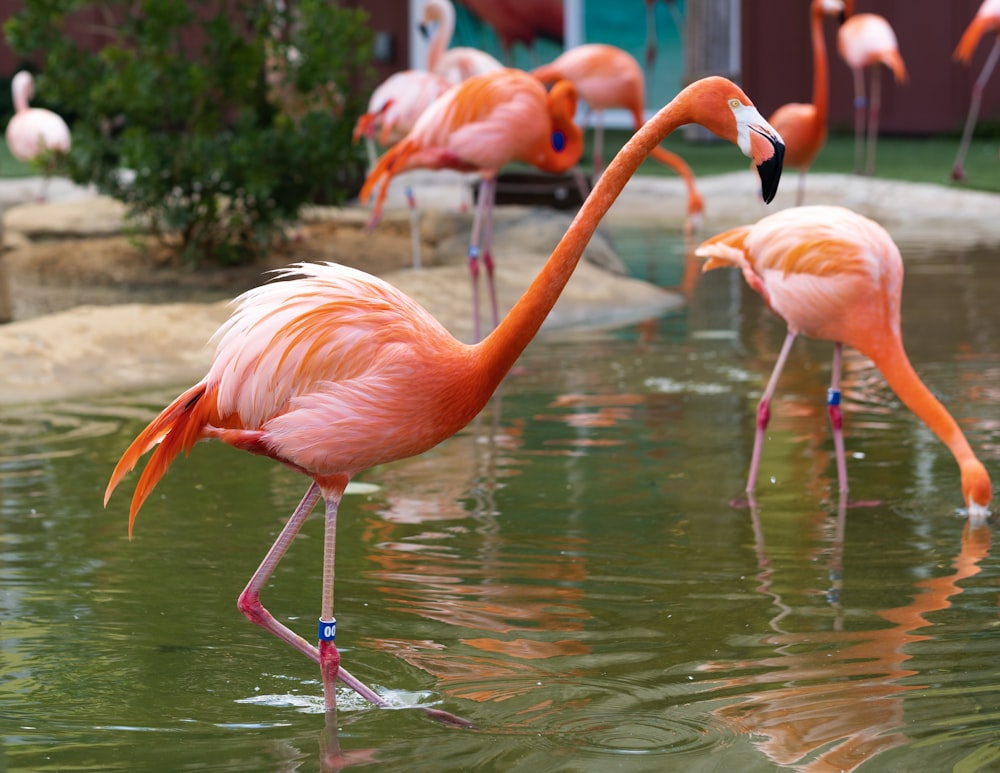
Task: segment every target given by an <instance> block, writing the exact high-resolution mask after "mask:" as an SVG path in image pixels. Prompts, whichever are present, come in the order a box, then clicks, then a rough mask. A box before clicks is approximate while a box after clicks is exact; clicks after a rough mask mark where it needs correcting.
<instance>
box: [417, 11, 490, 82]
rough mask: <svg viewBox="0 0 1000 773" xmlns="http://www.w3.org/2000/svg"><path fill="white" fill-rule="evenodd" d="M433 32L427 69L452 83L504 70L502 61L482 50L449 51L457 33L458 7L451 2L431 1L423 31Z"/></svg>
mask: <svg viewBox="0 0 1000 773" xmlns="http://www.w3.org/2000/svg"><path fill="white" fill-rule="evenodd" d="M431 28H433V29H434V33H433V35H432V36H431V42H430V49H429V50H428V52H427V69H428V70H430V71H431V72H433V73H436V74H437V75H440V76H441V77H443V78H445V79H446V80H448V81H449V82H450V83H453V84H455V83H461V82H462V81H464V80H467V79H468V78H471V77H472V76H473V75H482V74H483V73H487V72H490V71H491V70H499V69H501V68H502V67H503V64H501V63H500V60H499V59H497V58H496V57H494V56H491V55H490V54H487V53H486V52H485V51H481V50H479V49H478V48H472V47H470V46H457V47H455V48H448V45H449V44H450V43H451V37H452V35H453V34H454V33H455V6H453V5H452V4H451V0H427V2H426V3H425V5H424V13H423V17H422V19H421V22H420V29H421V30H423V31H425V32H427V31H429V30H430V29H431Z"/></svg>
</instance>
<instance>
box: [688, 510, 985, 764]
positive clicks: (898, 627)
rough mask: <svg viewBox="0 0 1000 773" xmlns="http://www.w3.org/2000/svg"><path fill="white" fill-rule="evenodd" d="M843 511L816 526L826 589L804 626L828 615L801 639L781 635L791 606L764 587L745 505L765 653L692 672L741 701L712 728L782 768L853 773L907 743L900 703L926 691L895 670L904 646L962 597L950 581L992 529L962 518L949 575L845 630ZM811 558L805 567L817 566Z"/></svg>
mask: <svg viewBox="0 0 1000 773" xmlns="http://www.w3.org/2000/svg"><path fill="white" fill-rule="evenodd" d="M847 513H848V503H847V498H846V496H845V495H843V494H841V495H840V496H839V498H838V500H837V505H836V514H835V516H834V518H833V520H832V521H831V519H830V518H829V517H827V518H825V519H824V522H823V525H822V527H821V528H823V529H824V530H828V531H829V533H830V535H831V536H830V538H829V547H828V548H827V549H826V551H825V552H826V553H827V558H826V568H827V574H828V578H829V585H828V587H827V589H826V590H825V591H824V592H823V598H825V601H826V604H827V605H828V606H829V609H830V613H831V614H830V615H822V612H821V610H816V613H815V616H814V619H815V618H817V617H829V619H830V623H829V626H828V628H829V629H828V630H816V629H815V624H813V625H811V626H809V630H808V631H804V632H803V631H796V630H789V629H790V628H791V626H787V628H786V625H787V621H788V620H789V618H790V617H792V616H793V615H795V614H796V610H797V609H798V608H797V607H793V605H791V604H790V603H788V602H787V601H786V600H785V599H784V598H783V596H782V593H781V592H779V591H777V590H775V588H774V585H775V584H776V583H775V577H776V574H777V573H778V571H779V568H778V566H777V564H776V562H775V560H774V559H773V558H771V557H770V555H769V553H768V550H767V546H766V544H765V539H764V529H763V527H762V523H761V513H760V511H759V508H758V505H757V503H756V502H755V501H754V500H753V498H752V497H751V499H750V514H751V524H752V529H753V534H754V551H755V553H756V556H757V566H758V569H759V572H758V574H757V576H756V579H757V581H758V585H757V588H756V590H757V592H758V593H760V594H761V595H763V596H765V597H767V598H769V599H770V600H771V602H772V604H773V606H774V608H775V610H776V613H775V614H774V615H773V616H772V617H771V618H770V619H769V620H768V628H769V629H770V631H769V632H767V633H764V634H762V635H760V637H759V644H761V645H765V646H767V647H769V648H771V649H772V650H773V654H772V655H765V656H763V657H759V658H753V659H750V660H743V661H709V662H707V663H705V664H704V665H702V666H701V667H700V668H699V670H700V671H702V672H707V673H719V674H720V675H723V676H721V677H720V679H719V680H718V682H717V683H716V685H715V689H724V690H726V692H727V693H728V694H730V695H732V694H738V695H740V696H741V697H740V698H739V699H738V700H736V701H731V702H728V703H727V705H725V706H723V707H722V708H720V709H716V710H714V711H713V715H714V716H715V718H716V720H717V721H718V722H720V723H721V724H723V725H726V726H729V727H732V728H734V730H735V732H737V733H739V734H742V735H746V736H748V737H749V738H750V739H751V743H752V744H753V746H754V747H755V748H756V749H757V750H758V751H759V752H760V753H761V754H763V755H764V756H765V757H766V758H767V759H768V760H769V761H770V762H771V763H773V764H775V765H778V766H780V767H782V768H785V767H788V768H790V769H795V770H801V771H815V772H816V773H819V771H828V770H841V771H853V770H857V769H858V768H861V767H862V766H863V765H864V764H865V763H868V762H871V761H872V760H874V759H876V758H877V757H878V756H879V755H881V754H884V753H885V752H888V751H889V750H891V749H894V748H897V747H900V746H903V745H906V744H909V743H911V742H912V741H913V740H914V739H913V738H911V737H910V736H909V735H907V733H906V728H907V725H908V721H907V719H906V717H905V714H904V710H905V704H904V700H905V697H906V696H907V694H909V693H917V691H920V690H922V689H927V688H928V687H930V685H928V684H921V683H918V682H920V681H923V680H920V678H919V677H920V672H919V671H917V670H914V669H912V668H907V667H905V665H904V664H905V663H906V661H908V660H910V659H911V658H912V657H913V656H914V655H913V648H914V646H916V645H919V643H920V642H923V641H927V640H930V639H933V634H930V633H928V632H927V631H926V630H925V629H929V628H931V627H932V625H933V623H932V622H931V621H930V620H928V615H930V614H931V613H934V612H939V611H942V610H945V609H948V608H949V607H951V606H952V604H953V599H954V598H955V597H956V596H958V595H959V594H961V593H962V590H963V589H962V587H961V586H960V585H959V583H960V582H961V581H963V580H966V579H968V578H970V577H973V576H975V575H977V574H979V573H980V572H981V571H982V568H981V566H980V564H981V562H982V561H983V560H984V559H985V558H987V557H988V556H989V554H990V547H991V542H992V527H991V526H990V525H989V524H984V523H977V522H975V521H972V520H967V521H966V522H965V525H964V528H963V531H962V536H961V546H960V549H959V552H958V555H957V556H955V558H954V560H953V561H952V569H953V571H952V572H950V573H948V574H945V575H942V576H938V577H927V578H924V579H920V580H918V581H917V582H916V583H915V585H914V593H913V597H912V599H911V601H910V602H909V603H907V604H904V605H902V606H898V607H892V608H888V609H882V610H878V611H876V613H875V614H877V616H878V617H879V618H881V619H882V620H884V621H885V622H886V623H887V625H880V626H871V627H869V628H867V629H865V630H858V629H856V628H854V627H852V628H851V629H850V630H845V628H844V621H845V619H849V618H854V619H857V618H858V617H859V616H858V615H857V614H856V613H855V614H852V610H851V609H850V607H849V606H848V605H847V604H845V599H844V597H845V595H846V596H849V595H850V594H851V593H852V588H853V586H852V583H851V582H850V578H849V577H845V576H844V569H843V567H844V553H845V551H846V548H845V539H846V534H847ZM821 552H822V551H816V556H815V557H814V558H811V559H809V563H810V564H813V563H815V562H816V560H817V559H820V558H821ZM918 574H919V573H918ZM920 576H921V577H923V575H922V574H920ZM806 592H807V593H808V591H806ZM810 595H811V596H813V597H815V595H816V594H815V593H810ZM917 694H919V693H917ZM910 722H912V720H910Z"/></svg>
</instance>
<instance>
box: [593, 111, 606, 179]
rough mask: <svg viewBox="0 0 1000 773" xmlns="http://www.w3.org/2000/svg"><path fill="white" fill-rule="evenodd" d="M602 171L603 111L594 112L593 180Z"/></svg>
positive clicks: (597, 177)
mask: <svg viewBox="0 0 1000 773" xmlns="http://www.w3.org/2000/svg"><path fill="white" fill-rule="evenodd" d="M603 171H604V111H603V110H598V111H596V116H595V123H594V179H595V180H597V179H599V178H600V176H601V172H603Z"/></svg>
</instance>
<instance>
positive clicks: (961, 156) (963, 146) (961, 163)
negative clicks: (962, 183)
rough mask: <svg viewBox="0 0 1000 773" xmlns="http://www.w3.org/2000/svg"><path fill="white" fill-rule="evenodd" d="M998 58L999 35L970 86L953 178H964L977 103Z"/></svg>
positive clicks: (977, 115) (977, 111)
mask: <svg viewBox="0 0 1000 773" xmlns="http://www.w3.org/2000/svg"><path fill="white" fill-rule="evenodd" d="M998 59H1000V35H998V36H997V39H996V40H995V41H993V48H991V49H990V55H989V56H988V57H987V58H986V64H984V65H983V69H982V72H980V73H979V77H978V78H976V83H975V85H973V87H972V101H971V102H970V103H969V115H968V116H967V117H966V119H965V128H964V129H963V130H962V141H961V143H959V146H958V154H957V155H956V156H955V163H954V165H953V166H952V168H951V179H953V180H964V179H965V154H966V153H968V152H969V143H970V142H972V132H973V130H974V129H975V128H976V120H977V119H978V118H979V105H980V103H981V102H982V99H983V90H984V89H985V88H986V84H987V83H988V82H989V79H990V75H992V74H993V68H994V67H996V65H997V60H998Z"/></svg>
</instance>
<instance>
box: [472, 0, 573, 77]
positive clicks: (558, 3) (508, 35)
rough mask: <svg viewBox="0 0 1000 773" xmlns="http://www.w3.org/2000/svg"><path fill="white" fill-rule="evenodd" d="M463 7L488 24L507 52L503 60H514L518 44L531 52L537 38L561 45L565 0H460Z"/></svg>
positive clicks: (508, 61) (509, 61)
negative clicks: (515, 45) (514, 50)
mask: <svg viewBox="0 0 1000 773" xmlns="http://www.w3.org/2000/svg"><path fill="white" fill-rule="evenodd" d="M460 2H461V3H462V5H464V6H465V7H467V8H468V9H469V10H471V11H472V12H473V13H474V14H475V15H476V16H478V17H479V18H480V19H482V20H483V21H484V22H485V23H486V24H488V25H489V26H490V27H491V28H492V29H493V31H494V32H496V34H497V37H498V38H499V39H500V45H501V47H502V48H503V50H504V59H505V60H506V61H507V63H508V64H510V63H511V62H512V61H513V57H512V49H513V48H514V44H515V43H523V44H524V45H525V46H527V47H528V48H529V49H531V48H532V47H533V46H534V43H535V40H536V39H537V38H544V39H546V40H551V41H553V42H554V43H558V44H559V45H560V46H562V42H563V35H564V27H565V10H564V8H563V0H460Z"/></svg>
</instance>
